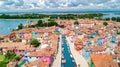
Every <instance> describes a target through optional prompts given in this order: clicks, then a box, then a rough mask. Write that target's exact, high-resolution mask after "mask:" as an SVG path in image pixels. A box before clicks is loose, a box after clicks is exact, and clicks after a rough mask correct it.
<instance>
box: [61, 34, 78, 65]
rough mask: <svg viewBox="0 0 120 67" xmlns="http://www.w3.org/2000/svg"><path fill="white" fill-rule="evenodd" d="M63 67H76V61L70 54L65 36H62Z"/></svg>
mask: <svg viewBox="0 0 120 67" xmlns="http://www.w3.org/2000/svg"><path fill="white" fill-rule="evenodd" d="M61 63H62V64H61V65H62V67H75V66H76V64H75V60H74V58H73V56H72V54H71V52H70V47H69V46H68V45H67V41H66V38H65V36H64V35H62V61H61Z"/></svg>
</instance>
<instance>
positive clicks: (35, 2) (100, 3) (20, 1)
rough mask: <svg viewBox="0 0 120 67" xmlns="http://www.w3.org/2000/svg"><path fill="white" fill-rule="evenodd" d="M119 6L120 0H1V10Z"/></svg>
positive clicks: (116, 7)
mask: <svg viewBox="0 0 120 67" xmlns="http://www.w3.org/2000/svg"><path fill="white" fill-rule="evenodd" d="M119 8H120V0H0V9H1V10H6V9H7V10H30V9H33V10H34V9H55V10H56V9H66V10H67V9H119Z"/></svg>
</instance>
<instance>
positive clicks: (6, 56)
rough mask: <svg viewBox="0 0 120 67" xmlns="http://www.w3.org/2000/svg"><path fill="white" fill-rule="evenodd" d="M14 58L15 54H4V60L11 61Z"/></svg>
mask: <svg viewBox="0 0 120 67" xmlns="http://www.w3.org/2000/svg"><path fill="white" fill-rule="evenodd" d="M15 56H16V55H15V53H11V52H7V53H6V54H5V58H6V59H8V60H12V59H13V58H14V57H15Z"/></svg>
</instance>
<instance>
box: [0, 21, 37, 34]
mask: <svg viewBox="0 0 120 67" xmlns="http://www.w3.org/2000/svg"><path fill="white" fill-rule="evenodd" d="M32 21H34V22H36V21H37V20H36V19H34V20H32ZM20 23H22V24H27V19H17V20H15V19H12V20H9V19H7V20H5V19H0V35H7V34H10V32H11V31H12V30H13V29H16V28H17V26H18V25H19V24H20Z"/></svg>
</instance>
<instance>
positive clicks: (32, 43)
mask: <svg viewBox="0 0 120 67" xmlns="http://www.w3.org/2000/svg"><path fill="white" fill-rule="evenodd" d="M31 45H33V46H34V47H38V46H39V45H40V42H39V41H38V40H37V39H32V41H31Z"/></svg>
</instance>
